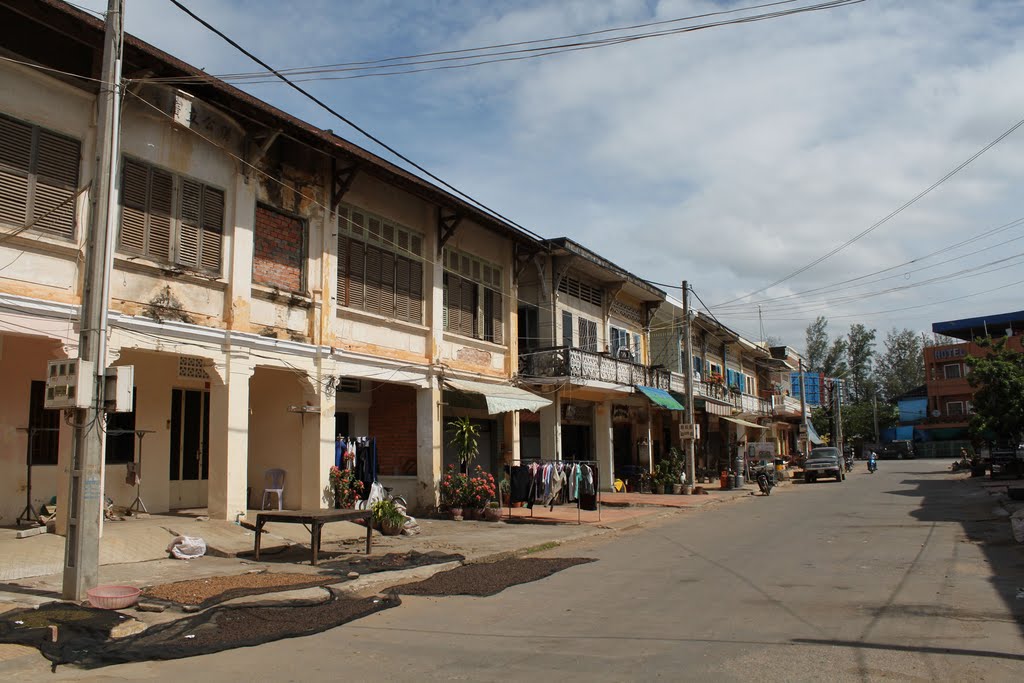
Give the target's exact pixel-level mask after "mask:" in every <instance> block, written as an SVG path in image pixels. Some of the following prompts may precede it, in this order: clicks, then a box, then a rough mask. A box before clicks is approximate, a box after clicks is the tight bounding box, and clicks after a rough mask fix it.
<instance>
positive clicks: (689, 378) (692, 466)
mask: <svg viewBox="0 0 1024 683" xmlns="http://www.w3.org/2000/svg"><path fill="white" fill-rule="evenodd" d="M683 318H684V320H685V324H686V362H687V364H688V365H687V368H686V421H687V422H689V423H690V435H691V438H690V439H688V440H687V442H686V483H687V484H688V485H690V486H693V485H694V484H695V483H696V481H697V479H696V475H697V469H696V462H695V458H694V450H695V447H696V442H697V439H696V438H695V437H696V435H697V433H696V429H697V428H696V427H695V426H694V425H696V422H694V415H693V329H692V327H693V325H692V320H691V315H690V290H689V285H688V284H687V282H686V280H683Z"/></svg>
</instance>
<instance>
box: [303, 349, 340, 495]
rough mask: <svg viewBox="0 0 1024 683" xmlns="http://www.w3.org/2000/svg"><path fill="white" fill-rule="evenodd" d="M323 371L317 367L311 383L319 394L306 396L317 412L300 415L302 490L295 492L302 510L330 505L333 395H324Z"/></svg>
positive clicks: (332, 456)
mask: <svg viewBox="0 0 1024 683" xmlns="http://www.w3.org/2000/svg"><path fill="white" fill-rule="evenodd" d="M325 362H326V361H325ZM327 374H328V373H326V372H323V368H322V367H321V370H319V371H318V375H319V381H318V382H315V383H314V384H313V388H314V389H315V390H318V393H319V396H316V397H312V396H311V397H310V401H311V402H312V403H313V404H314V405H319V407H320V412H319V413H311V414H309V415H306V416H305V417H303V423H302V489H301V491H300V494H299V505H300V506H301V507H302V509H303V510H317V509H320V508H324V507H331V506H333V504H334V499H333V497H331V496H328V495H327V494H326V493H325V492H326V490H327V487H328V484H329V480H330V471H331V465H333V464H334V407H335V396H334V394H331V395H330V396H327V395H326V394H324V392H323V390H322V386H323V383H324V382H327V381H328V380H327Z"/></svg>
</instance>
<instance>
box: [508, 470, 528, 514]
mask: <svg viewBox="0 0 1024 683" xmlns="http://www.w3.org/2000/svg"><path fill="white" fill-rule="evenodd" d="M509 480H510V481H509V500H510V501H511V502H513V503H529V507H532V506H533V500H532V499H531V498H530V493H531V491H532V489H533V475H532V474H531V473H530V468H529V466H528V465H515V466H514V467H512V472H511V474H510V475H509Z"/></svg>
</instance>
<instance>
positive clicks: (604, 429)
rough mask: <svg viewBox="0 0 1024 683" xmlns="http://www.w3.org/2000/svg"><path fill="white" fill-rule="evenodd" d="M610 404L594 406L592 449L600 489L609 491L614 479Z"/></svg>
mask: <svg viewBox="0 0 1024 683" xmlns="http://www.w3.org/2000/svg"><path fill="white" fill-rule="evenodd" d="M613 438H614V432H613V431H612V402H611V401H604V402H603V403H598V404H597V405H596V406H594V447H595V450H596V453H597V454H596V456H595V457H596V458H597V462H598V465H599V466H600V469H601V489H602V490H604V491H610V490H611V488H612V481H613V480H614V479H615V449H614V447H613Z"/></svg>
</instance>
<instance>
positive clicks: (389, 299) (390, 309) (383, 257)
mask: <svg viewBox="0 0 1024 683" xmlns="http://www.w3.org/2000/svg"><path fill="white" fill-rule="evenodd" d="M380 314H381V315H386V316H388V317H389V318H393V317H395V255H394V254H392V253H391V252H390V251H387V250H384V249H381V250H380Z"/></svg>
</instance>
